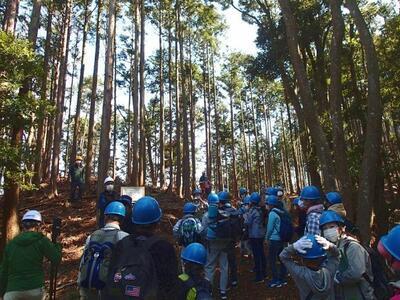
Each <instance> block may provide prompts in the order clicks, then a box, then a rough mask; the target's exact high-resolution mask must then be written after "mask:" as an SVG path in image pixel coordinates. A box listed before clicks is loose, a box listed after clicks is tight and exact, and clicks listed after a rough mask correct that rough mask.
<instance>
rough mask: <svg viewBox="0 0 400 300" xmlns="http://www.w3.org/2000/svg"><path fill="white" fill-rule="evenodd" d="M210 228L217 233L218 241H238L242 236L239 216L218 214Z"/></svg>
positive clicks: (224, 213)
mask: <svg viewBox="0 0 400 300" xmlns="http://www.w3.org/2000/svg"><path fill="white" fill-rule="evenodd" d="M213 219H214V221H213V222H212V223H211V224H210V225H209V228H210V229H211V230H212V231H213V232H214V233H215V236H216V238H217V239H225V240H236V239H238V238H240V236H241V234H242V227H241V222H240V218H239V215H237V214H231V213H229V212H226V211H222V212H220V211H219V212H218V215H217V217H216V218H213Z"/></svg>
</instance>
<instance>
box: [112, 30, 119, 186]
mask: <svg viewBox="0 0 400 300" xmlns="http://www.w3.org/2000/svg"><path fill="white" fill-rule="evenodd" d="M114 26H115V29H114V32H117V22H115V23H114ZM114 49H117V35H116V34H115V35H114ZM113 72H114V91H113V93H114V96H113V100H114V105H113V122H114V124H113V156H112V166H113V169H112V177H113V178H115V176H116V169H117V136H118V127H117V51H116V50H115V51H114V67H113Z"/></svg>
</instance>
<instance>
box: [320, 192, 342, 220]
mask: <svg viewBox="0 0 400 300" xmlns="http://www.w3.org/2000/svg"><path fill="white" fill-rule="evenodd" d="M325 198H326V201H325V206H326V209H327V210H332V211H334V212H336V213H338V214H339V215H340V216H341V217H342V218H344V219H345V218H346V216H347V212H346V209H345V208H344V205H343V199H342V196H341V195H340V194H339V193H338V192H329V193H327V194H326V195H325Z"/></svg>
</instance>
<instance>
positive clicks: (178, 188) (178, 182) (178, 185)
mask: <svg viewBox="0 0 400 300" xmlns="http://www.w3.org/2000/svg"><path fill="white" fill-rule="evenodd" d="M175 11H176V21H175V32H176V37H175V76H176V78H175V80H176V81H175V97H176V108H175V112H176V194H177V195H178V197H182V160H181V159H182V158H181V114H180V111H181V105H180V91H179V77H180V72H179V58H178V54H179V49H178V33H179V30H180V29H179V28H180V5H179V1H176V8H175ZM181 72H182V70H181Z"/></svg>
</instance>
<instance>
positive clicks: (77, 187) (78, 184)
mask: <svg viewBox="0 0 400 300" xmlns="http://www.w3.org/2000/svg"><path fill="white" fill-rule="evenodd" d="M83 189H84V184H83V182H74V181H71V194H70V200H71V202H75V201H81V200H82V195H83ZM76 190H78V196H77V195H76V192H77V191H76Z"/></svg>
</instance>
